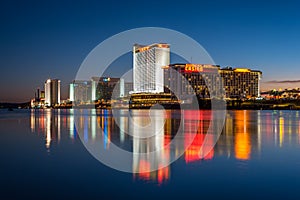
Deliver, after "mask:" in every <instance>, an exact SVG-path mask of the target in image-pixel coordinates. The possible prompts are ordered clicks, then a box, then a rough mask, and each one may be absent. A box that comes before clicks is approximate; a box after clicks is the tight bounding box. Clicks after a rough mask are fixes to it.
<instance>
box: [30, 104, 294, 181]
mask: <svg viewBox="0 0 300 200" xmlns="http://www.w3.org/2000/svg"><path fill="white" fill-rule="evenodd" d="M127 112H128V111H123V110H120V112H119V114H118V115H117V117H118V118H119V119H118V123H119V126H118V124H117V123H116V121H115V119H114V118H113V117H112V115H111V114H112V113H111V111H110V110H95V109H91V110H81V114H80V115H79V116H75V115H74V110H72V109H71V110H50V109H49V110H31V112H30V129H31V131H32V132H33V133H36V134H38V135H42V136H44V138H45V147H46V149H47V151H50V152H51V145H52V144H53V143H57V144H59V143H60V141H61V137H62V134H66V132H65V131H62V130H67V131H68V138H69V140H75V139H78V132H77V130H78V131H83V135H84V138H83V139H84V140H83V141H84V142H88V141H92V142H93V141H97V140H101V141H103V145H104V150H105V149H109V148H110V144H111V143H114V144H116V145H118V146H119V147H120V148H122V149H125V150H127V151H131V152H139V153H141V152H143V153H149V152H152V151H154V150H155V149H158V148H164V147H167V146H168V144H169V143H170V141H171V140H172V138H173V137H174V136H175V133H176V132H177V130H178V129H179V123H180V117H183V118H184V127H183V129H184V137H183V138H182V140H181V141H180V144H179V143H178V144H176V145H175V146H172V148H174V149H170V148H171V147H170V148H165V150H164V151H160V152H159V155H156V156H157V157H156V158H157V162H155V163H153V162H150V161H149V160H148V159H147V154H144V155H143V156H142V157H141V156H134V157H133V158H132V168H133V171H134V172H136V173H135V174H133V178H134V179H135V180H138V179H141V180H146V181H155V182H157V183H159V184H161V183H163V182H165V181H168V180H169V179H170V174H171V168H170V166H167V167H160V166H164V164H165V163H166V162H168V161H169V160H170V159H171V157H172V156H174V155H172V154H176V153H178V152H180V150H182V149H178V148H182V147H186V148H187V150H186V152H185V154H184V156H182V157H181V159H184V161H185V163H186V164H187V165H189V164H190V163H197V162H201V161H205V160H212V159H214V158H215V157H222V156H223V157H227V158H235V159H236V160H237V161H238V162H237V165H238V167H240V168H241V169H246V168H247V162H248V161H249V160H251V159H256V158H259V157H260V156H261V154H262V151H264V148H265V147H266V146H269V145H271V146H274V147H276V148H283V147H285V146H299V144H300V121H299V111H250V110H249V111H245V110H237V111H228V112H227V114H226V121H225V125H224V128H223V132H222V134H221V136H220V138H219V140H218V142H217V144H216V145H215V147H214V148H213V149H212V150H211V151H210V152H209V153H207V154H205V155H202V156H201V153H202V152H201V150H202V151H203V149H201V146H202V144H203V141H204V138H205V136H207V138H208V141H211V145H214V144H213V139H214V138H213V137H214V134H210V133H207V130H208V127H209V125H210V123H213V119H212V114H211V111H208V110H202V111H196V110H190V111H184V113H180V111H178V110H166V111H164V113H163V115H161V114H162V113H159V112H160V110H157V111H156V112H158V114H159V116H163V118H164V120H162V119H161V118H159V119H158V120H157V121H155V123H156V125H157V127H161V126H162V127H163V129H161V130H159V131H158V133H159V134H156V136H155V137H154V138H152V139H145V138H144V139H136V138H132V137H131V136H130V135H128V134H127V133H128V132H133V133H135V131H137V130H136V129H135V127H131V126H130V123H129V120H128V117H127V114H128V113H127ZM147 113H148V111H147V110H134V111H133V113H132V114H133V115H134V116H135V118H136V119H135V121H137V122H139V123H140V124H141V125H147V124H148V123H149V121H150V120H149V119H150V118H149V114H147ZM181 115H182V116H181ZM195 116H197V117H196V119H197V120H195ZM75 117H78V124H79V125H78V126H79V127H76V126H75ZM152 120H153V119H152ZM152 128H153V127H152ZM100 129H102V131H101V130H100ZM195 129H196V130H197V135H196V136H195V137H194V135H193V134H191V132H192V130H195ZM150 131H151V130H150ZM152 131H153V130H152ZM191 138H192V139H193V141H192V143H191V145H189V144H190V140H191ZM60 145H63V144H60ZM199 155H200V156H199ZM200 157H203V158H200ZM153 164H154V165H157V167H158V168H160V169H159V170H157V171H153V172H142V173H139V172H141V171H145V169H150V167H151V166H150V165H153ZM173 176H176V174H174V175H173Z"/></svg>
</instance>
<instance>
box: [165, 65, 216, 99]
mask: <svg viewBox="0 0 300 200" xmlns="http://www.w3.org/2000/svg"><path fill="white" fill-rule="evenodd" d="M163 69H164V83H165V87H166V91H165V92H168V89H170V90H171V91H173V92H174V91H176V92H177V93H178V94H180V98H181V99H184V98H185V97H188V96H189V95H192V94H196V95H199V96H201V97H203V98H209V94H210V93H211V92H215V93H217V92H218V91H221V88H219V87H220V84H219V83H220V81H221V80H220V76H218V70H219V66H216V65H202V64H172V65H168V66H164V67H163ZM186 81H188V84H185V83H186ZM216 95H218V94H216Z"/></svg>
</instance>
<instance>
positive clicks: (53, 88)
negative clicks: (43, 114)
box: [45, 79, 60, 106]
mask: <svg viewBox="0 0 300 200" xmlns="http://www.w3.org/2000/svg"><path fill="white" fill-rule="evenodd" d="M56 104H60V80H58V79H48V80H46V82H45V105H46V106H54V105H56Z"/></svg>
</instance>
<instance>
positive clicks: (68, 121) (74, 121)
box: [0, 109, 300, 199]
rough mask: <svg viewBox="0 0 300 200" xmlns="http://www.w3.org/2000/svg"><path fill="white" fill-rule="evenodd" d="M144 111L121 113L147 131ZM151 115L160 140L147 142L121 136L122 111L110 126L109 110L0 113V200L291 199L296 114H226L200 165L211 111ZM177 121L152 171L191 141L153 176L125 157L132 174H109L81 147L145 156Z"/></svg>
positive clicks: (296, 167)
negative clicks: (98, 145) (180, 134)
mask: <svg viewBox="0 0 300 200" xmlns="http://www.w3.org/2000/svg"><path fill="white" fill-rule="evenodd" d="M147 112H148V111H145V110H140V111H139V110H135V111H132V112H131V113H130V114H131V115H132V116H134V117H135V118H136V120H139V121H140V122H141V123H144V124H147V123H149V122H150V121H151V120H152V122H153V119H151V120H150V119H149V114H147ZM155 112H157V114H158V115H157V116H159V117H160V118H158V120H157V122H155V119H154V122H155V123H160V125H162V126H163V129H162V130H161V131H162V135H161V137H160V138H158V139H157V138H156V139H154V140H153V141H148V140H135V139H133V138H132V137H131V136H130V135H128V134H126V132H128V131H129V132H133V133H134V129H131V127H130V124H129V121H128V117H126V116H127V115H128V111H126V110H124V111H123V110H120V111H119V112H118V113H117V115H116V116H117V117H115V118H114V117H112V115H111V111H109V110H82V111H80V115H79V116H77V115H76V114H74V110H50V109H49V110H15V111H7V110H0V146H1V151H0V159H1V165H0V166H1V167H0V169H1V172H0V180H1V187H0V188H1V189H0V191H1V193H0V197H1V198H2V199H3V198H4V199H7V198H9V199H13V198H26V197H28V198H33V197H35V198H49V199H50V198H51V199H52V198H76V199H77V198H105V199H107V198H128V197H132V198H141V199H152V198H171V197H174V198H175V197H176V198H185V199H186V198H197V199H201V198H213V199H215V198H226V199H227V198H231V199H232V198H234V199H254V198H268V199H270V198H273V199H274V198H279V199H288V198H291V199H292V198H293V199H299V188H300V120H299V119H300V116H299V115H300V112H299V111H243V110H241V111H227V114H226V121H225V125H224V128H223V131H222V133H221V135H220V137H219V139H218V142H217V144H216V145H215V146H214V148H213V149H212V150H210V151H209V152H207V153H205V154H203V155H202V158H200V157H199V155H201V145H202V144H203V141H204V138H205V136H207V134H209V133H207V130H208V127H209V125H210V123H211V122H212V121H214V120H212V118H213V117H212V114H211V111H185V112H184V113H181V112H180V111H177V110H167V111H165V112H163V113H161V114H160V113H159V112H161V111H159V110H158V111H155ZM195 116H198V118H197V117H196V118H195ZM162 117H163V119H164V120H160V119H161V118H162ZM180 117H183V118H184V124H183V125H184V126H183V129H182V130H183V131H184V137H181V139H180V140H179V141H178V142H177V143H176V144H175V145H174V146H172V147H170V148H166V149H165V150H164V151H163V152H162V153H160V154H159V155H157V162H156V163H155V165H157V166H164V164H165V163H166V162H168V161H169V160H170V159H172V157H174V156H176V155H175V154H176V153H178V152H181V151H182V148H183V147H187V145H188V144H189V138H191V132H192V131H191V130H194V129H195V127H196V130H197V134H196V135H195V137H194V138H193V141H192V143H191V145H188V147H187V150H186V152H185V153H184V154H183V155H182V156H180V158H179V159H178V160H177V161H175V162H173V163H172V164H171V165H169V166H167V167H163V168H160V169H159V170H157V171H153V172H145V171H147V169H150V168H151V167H152V164H151V163H150V162H149V161H148V160H147V158H145V157H132V158H130V162H131V163H132V166H130V167H132V170H133V171H134V172H136V173H133V174H132V173H125V172H120V171H117V170H114V169H111V168H109V167H107V166H106V165H104V164H102V163H101V162H99V161H98V160H97V159H95V158H94V157H93V156H92V155H91V154H90V153H89V151H88V150H87V149H86V148H85V145H84V144H85V143H93V142H95V143H96V142H97V141H101V149H99V151H102V150H103V151H107V150H109V149H110V148H111V147H112V145H113V144H114V145H117V146H119V147H120V148H122V149H124V150H126V151H130V152H141V151H143V152H150V151H152V150H153V149H155V148H158V147H166V145H167V144H169V143H170V141H172V139H173V138H174V137H175V136H176V132H177V131H178V130H179V129H180V127H179V125H180ZM195 119H196V120H195ZM117 122H118V123H117ZM198 125H199V127H198ZM197 127H198V128H197ZM181 128H182V127H181ZM99 129H101V130H103V131H99ZM80 134H82V135H80ZM212 137H214V136H212ZM80 138H81V139H80ZM209 138H210V137H208V139H209ZM211 140H212V141H213V138H211ZM212 145H213V142H212Z"/></svg>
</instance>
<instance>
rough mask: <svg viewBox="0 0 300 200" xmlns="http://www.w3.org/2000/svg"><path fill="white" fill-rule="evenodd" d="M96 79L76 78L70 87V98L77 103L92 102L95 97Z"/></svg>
mask: <svg viewBox="0 0 300 200" xmlns="http://www.w3.org/2000/svg"><path fill="white" fill-rule="evenodd" d="M94 85H95V81H83V80H74V81H73V82H72V83H71V84H70V88H69V100H70V101H72V102H74V103H76V104H80V103H90V102H91V101H93V100H96V99H95V92H96V89H95V86H94Z"/></svg>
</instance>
